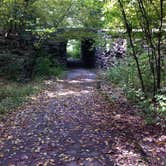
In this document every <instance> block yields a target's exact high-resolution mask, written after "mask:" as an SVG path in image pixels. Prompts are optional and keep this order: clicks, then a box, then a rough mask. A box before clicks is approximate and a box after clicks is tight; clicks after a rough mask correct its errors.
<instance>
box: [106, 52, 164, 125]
mask: <svg viewBox="0 0 166 166" xmlns="http://www.w3.org/2000/svg"><path fill="white" fill-rule="evenodd" d="M139 62H140V66H141V70H142V71H143V72H142V73H143V79H144V82H145V85H146V86H145V87H146V89H145V90H146V94H147V97H145V95H144V93H143V92H142V91H141V87H140V82H139V79H138V77H137V70H136V66H135V65H136V64H135V63H134V60H133V59H130V58H127V59H126V60H124V61H119V62H117V64H116V65H115V66H114V67H113V68H111V69H110V70H109V71H108V72H107V77H108V79H109V81H110V82H112V83H113V84H116V85H117V86H120V87H121V88H123V90H124V92H125V93H126V96H127V98H128V99H129V100H130V101H132V102H134V103H136V104H137V105H138V106H139V107H140V108H141V109H142V110H143V115H144V116H145V120H146V122H147V123H148V124H152V123H157V122H161V121H164V120H165V116H166V104H165V103H166V96H165V91H164V90H162V91H161V92H158V93H157V94H156V95H155V97H154V98H153V90H152V89H153V82H152V81H151V80H152V78H151V77H152V76H151V74H150V67H149V65H148V59H147V56H146V54H144V53H143V54H142V55H140V57H139ZM163 81H164V80H163ZM162 84H164V83H163V82H162ZM162 124H163V122H162Z"/></svg>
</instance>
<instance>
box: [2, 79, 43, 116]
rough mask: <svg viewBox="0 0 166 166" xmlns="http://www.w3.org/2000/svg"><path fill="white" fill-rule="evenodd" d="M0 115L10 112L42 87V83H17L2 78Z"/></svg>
mask: <svg viewBox="0 0 166 166" xmlns="http://www.w3.org/2000/svg"><path fill="white" fill-rule="evenodd" d="M0 85H1V86H0V115H2V114H5V113H8V112H10V111H12V110H14V109H16V108H17V107H19V106H21V105H22V104H23V103H24V102H26V101H28V100H29V99H30V97H31V96H32V95H34V94H36V93H37V92H39V90H40V89H41V85H42V84H41V83H39V82H38V83H32V82H31V83H26V84H22V83H17V82H10V81H5V80H1V82H0Z"/></svg>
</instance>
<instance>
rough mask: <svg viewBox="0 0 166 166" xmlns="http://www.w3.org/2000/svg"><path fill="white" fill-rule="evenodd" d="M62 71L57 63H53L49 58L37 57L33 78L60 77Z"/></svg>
mask: <svg viewBox="0 0 166 166" xmlns="http://www.w3.org/2000/svg"><path fill="white" fill-rule="evenodd" d="M63 72H64V69H63V67H62V66H61V65H59V64H58V63H57V62H54V61H53V60H52V59H51V57H38V58H37V59H36V65H35V66H34V76H39V77H44V76H60V75H61V74H63Z"/></svg>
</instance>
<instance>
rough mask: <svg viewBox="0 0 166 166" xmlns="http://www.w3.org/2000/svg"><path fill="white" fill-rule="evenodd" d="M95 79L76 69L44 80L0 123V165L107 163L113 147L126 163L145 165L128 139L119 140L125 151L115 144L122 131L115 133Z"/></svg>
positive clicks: (92, 165) (109, 107)
mask: <svg viewBox="0 0 166 166" xmlns="http://www.w3.org/2000/svg"><path fill="white" fill-rule="evenodd" d="M95 79H96V75H95V73H93V72H90V71H87V70H83V69H77V70H71V71H70V72H69V73H68V75H67V78H66V79H63V80H58V81H57V80H56V81H55V80H47V81H45V84H46V88H45V89H44V90H43V92H42V93H41V94H40V95H39V96H38V97H36V98H33V100H32V101H31V102H30V103H29V104H28V105H26V106H25V108H24V109H22V110H19V111H18V112H15V113H13V114H11V115H8V117H6V119H4V121H3V122H2V123H0V127H1V128H0V129H1V130H0V134H1V138H0V165H1V166H113V165H116V164H115V163H114V161H115V160H116V155H115V150H113V149H116V150H117V151H118V150H119V151H120V153H124V154H125V157H124V156H123V159H124V160H125V161H126V166H127V165H132V166H134V165H138V166H139V165H140V166H141V165H142V166H143V165H146V164H145V163H144V161H142V159H141V157H140V154H139V153H137V152H135V151H134V147H133V146H132V145H130V143H127V142H126V143H124V145H123V148H124V149H125V148H126V147H127V146H128V147H127V149H129V151H127V150H126V151H125V152H124V149H123V148H122V149H120V148H121V147H119V149H118V145H117V144H120V143H122V142H123V141H124V139H121V138H123V137H125V136H124V133H122V135H119V133H120V132H119V133H118V134H117V132H115V130H118V129H116V123H114V121H113V120H115V121H116V120H117V118H118V116H117V117H115V115H114V113H113V106H112V105H111V104H110V103H108V101H106V100H105V99H104V98H103V96H102V95H100V94H99V93H98V92H97V90H96V80H95ZM131 116H132V115H131ZM113 117H114V118H113ZM133 120H134V119H133ZM113 123H114V124H113ZM117 124H118V123H117ZM110 125H111V127H110ZM115 146H116V147H115ZM113 156H114V157H113ZM131 158H132V160H130V159H131ZM128 160H130V161H128ZM120 165H123V164H120ZM124 165H125V164H124Z"/></svg>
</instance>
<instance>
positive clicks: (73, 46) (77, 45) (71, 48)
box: [67, 40, 81, 59]
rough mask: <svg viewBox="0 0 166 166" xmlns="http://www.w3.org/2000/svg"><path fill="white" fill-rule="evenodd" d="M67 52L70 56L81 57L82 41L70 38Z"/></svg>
mask: <svg viewBox="0 0 166 166" xmlns="http://www.w3.org/2000/svg"><path fill="white" fill-rule="evenodd" d="M67 54H68V57H69V58H73V59H80V56H81V55H80V54H81V42H80V41H77V40H70V41H69V42H68V45H67Z"/></svg>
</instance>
